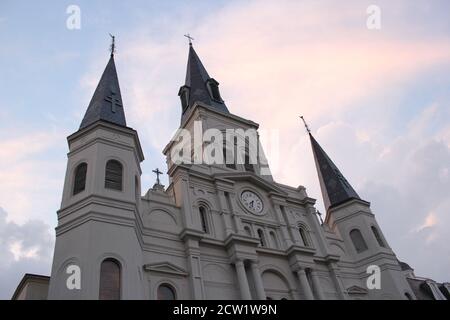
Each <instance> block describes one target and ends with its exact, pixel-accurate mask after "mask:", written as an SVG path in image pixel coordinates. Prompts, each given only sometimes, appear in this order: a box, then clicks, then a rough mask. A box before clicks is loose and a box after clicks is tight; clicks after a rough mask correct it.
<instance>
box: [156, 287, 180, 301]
mask: <svg viewBox="0 0 450 320" xmlns="http://www.w3.org/2000/svg"><path fill="white" fill-rule="evenodd" d="M175 298H176V296H175V290H174V289H173V288H172V286H169V285H168V284H162V285H160V286H159V287H158V296H157V299H158V300H175Z"/></svg>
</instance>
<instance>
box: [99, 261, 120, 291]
mask: <svg viewBox="0 0 450 320" xmlns="http://www.w3.org/2000/svg"><path fill="white" fill-rule="evenodd" d="M98 298H99V299H100V300H119V299H120V264H119V262H117V261H116V260H114V259H106V260H104V261H103V262H102V265H101V267H100V290H99V297H98Z"/></svg>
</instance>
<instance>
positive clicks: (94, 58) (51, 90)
mask: <svg viewBox="0 0 450 320" xmlns="http://www.w3.org/2000/svg"><path fill="white" fill-rule="evenodd" d="M72 4H76V5H78V6H79V7H80V9H81V29H80V30H69V29H67V28H66V20H67V18H68V14H67V13H66V9H67V7H68V6H69V5H72ZM369 4H377V5H379V6H380V8H381V17H382V20H381V21H382V24H381V25H382V28H381V30H378V31H373V30H368V29H367V28H366V24H365V23H366V18H367V15H366V8H367V6H368V5H369ZM448 12H450V4H449V3H448V1H395V2H392V1H346V2H345V4H338V3H336V2H335V1H277V2H275V1H166V2H162V1H132V6H130V4H129V3H128V2H123V1H39V2H30V1H2V2H1V3H0V41H1V46H0V70H2V76H1V77H0V96H1V97H2V98H1V101H0V121H1V126H0V164H1V166H0V167H1V168H2V169H0V178H1V180H2V185H0V208H1V210H0V220H1V221H0V225H1V226H2V228H0V230H1V231H0V239H2V240H3V244H2V246H4V248H3V247H2V251H1V252H4V253H2V254H1V255H4V256H3V257H1V256H0V260H1V261H3V262H0V271H1V272H2V275H0V298H9V297H10V295H11V293H12V291H11V290H12V288H13V287H14V285H16V284H17V283H18V281H19V280H20V277H21V276H22V274H21V272H35V273H39V272H41V273H46V274H48V273H49V266H50V262H51V254H52V249H53V248H52V246H53V243H52V241H53V240H52V239H53V228H54V227H55V225H56V210H57V209H58V208H59V205H60V201H61V192H62V185H63V179H64V174H65V166H66V153H67V151H68V150H67V142H66V137H67V136H68V135H69V134H71V133H73V132H74V131H76V130H77V128H78V126H79V124H80V122H81V119H82V116H83V114H84V111H85V109H86V107H87V105H88V103H89V100H90V98H91V96H92V93H93V90H94V89H95V86H96V84H97V81H98V80H99V78H100V75H101V72H102V71H103V69H104V67H105V65H106V63H107V60H108V55H109V52H108V47H109V44H110V38H109V36H108V33H113V34H114V35H116V38H117V53H116V65H117V69H118V74H119V81H120V85H121V91H122V96H123V100H124V107H125V113H126V116H127V123H128V125H129V126H131V127H133V128H134V129H136V130H138V132H139V135H140V139H141V143H142V144H143V149H144V154H145V157H146V160H145V162H144V163H143V165H142V168H143V172H144V174H143V176H142V181H143V184H144V185H143V188H142V189H143V190H146V189H147V188H149V187H151V185H152V184H153V183H154V175H153V174H152V173H151V170H152V169H154V168H156V167H159V168H160V169H163V171H164V170H165V169H166V165H165V159H164V157H163V155H162V152H161V151H162V148H163V147H164V146H165V144H166V143H167V142H168V141H169V139H170V137H171V135H172V133H173V132H174V130H175V129H176V128H177V127H178V125H179V118H180V104H179V100H178V97H177V92H178V88H179V86H180V85H182V84H183V81H184V75H185V67H186V60H187V51H188V48H187V40H186V39H185V38H184V37H183V34H185V33H187V32H189V33H191V34H192V35H193V36H194V38H195V40H194V45H195V48H196V50H197V53H198V54H199V55H200V57H201V59H202V61H203V62H204V64H205V66H206V68H207V69H208V72H209V73H210V75H212V76H213V77H214V78H215V79H217V80H218V81H219V82H220V87H221V92H222V95H223V97H224V98H225V100H226V103H227V106H228V108H229V109H230V111H231V112H232V113H235V114H237V115H240V116H242V117H244V118H248V119H252V120H254V121H256V122H258V123H259V124H260V126H261V129H267V130H272V131H271V132H273V131H276V132H278V134H279V137H280V141H279V146H278V149H277V150H276V151H274V152H267V150H266V153H267V157H268V159H269V163H270V164H271V165H272V170H273V172H274V176H275V178H276V179H277V181H279V182H282V183H286V184H290V185H293V186H297V185H299V184H302V185H304V186H306V188H307V191H308V193H309V194H310V195H311V196H312V197H314V198H317V199H318V207H319V208H320V209H321V208H322V204H321V202H322V201H321V194H320V190H319V186H318V181H317V176H316V172H315V167H314V164H313V161H312V155H311V150H310V146H309V142H308V140H307V139H306V136H305V135H304V130H303V128H302V126H301V124H300V123H299V122H298V120H297V119H298V118H297V116H298V115H300V114H303V115H305V116H306V118H307V120H308V121H309V123H310V126H311V128H312V129H313V133H314V134H315V136H316V138H317V140H318V141H319V142H320V143H321V144H322V146H323V147H324V149H325V150H326V151H327V152H328V153H329V155H330V156H331V157H332V158H333V160H334V161H335V162H336V163H337V165H338V166H339V167H340V169H341V170H342V171H343V173H344V175H346V177H347V178H348V180H349V181H350V182H351V183H352V185H353V186H354V187H355V189H357V191H358V193H359V194H360V195H361V196H362V197H363V198H364V199H366V200H368V201H371V203H372V209H373V211H374V213H375V214H376V216H377V219H378V222H379V224H380V225H381V227H382V229H383V231H384V233H385V236H386V238H387V239H388V241H389V242H390V245H391V246H392V247H393V249H394V250H395V252H396V253H397V255H398V256H399V258H401V259H403V260H406V261H407V262H409V263H410V264H411V265H412V266H413V267H415V268H416V272H417V273H418V274H420V275H423V276H429V277H434V278H436V279H437V280H440V281H444V280H447V281H448V280H449V279H450V274H449V273H448V270H450V252H449V249H448V248H446V246H445V245H444V244H445V243H447V242H448V241H449V240H450V236H448V232H447V230H448V229H449V228H450V218H449V217H448V212H449V210H450V197H449V191H448V190H450V173H449V170H450V168H449V166H450V151H449V150H450V149H449V148H450V121H449V119H450V111H449V110H450V107H449V101H450V93H449V90H448V88H449V87H450V72H449V71H450V41H449V40H450V20H449V19H448ZM277 158H279V159H280V161H278V163H276V162H277V161H276V159H277ZM163 181H164V182H165V183H166V184H167V177H166V176H165V177H163ZM33 228H34V229H33ZM32 230H37V232H35V234H36V237H35V238H34V239H33V238H30V239H28V238H25V236H24V235H25V234H29V233H31V234H34V233H33V232H32ZM0 242H1V241H0ZM1 258H2V259H1ZM3 283H4V284H3Z"/></svg>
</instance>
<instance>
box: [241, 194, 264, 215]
mask: <svg viewBox="0 0 450 320" xmlns="http://www.w3.org/2000/svg"><path fill="white" fill-rule="evenodd" d="M241 202H242V204H243V205H244V207H245V209H247V210H248V211H250V212H251V213H253V214H257V215H259V214H261V213H262V211H263V208H264V205H263V202H262V200H261V198H260V197H259V196H258V195H257V194H256V193H254V192H252V191H249V190H246V191H243V192H242V193H241Z"/></svg>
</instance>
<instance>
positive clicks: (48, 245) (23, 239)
mask: <svg viewBox="0 0 450 320" xmlns="http://www.w3.org/2000/svg"><path fill="white" fill-rule="evenodd" d="M0 239H1V241H0V252H1V253H2V258H1V259H0V299H11V297H12V294H13V292H14V290H15V289H16V287H17V285H18V284H19V282H20V280H21V278H22V277H23V275H24V274H25V273H37V274H45V275H49V274H50V268H51V259H52V254H53V245H54V237H53V235H52V233H51V229H50V227H49V226H48V225H47V224H45V223H43V222H42V221H40V220H30V221H28V222H26V223H25V224H23V225H18V224H16V223H14V222H7V213H6V212H5V211H4V210H3V209H2V208H1V207H0Z"/></svg>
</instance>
